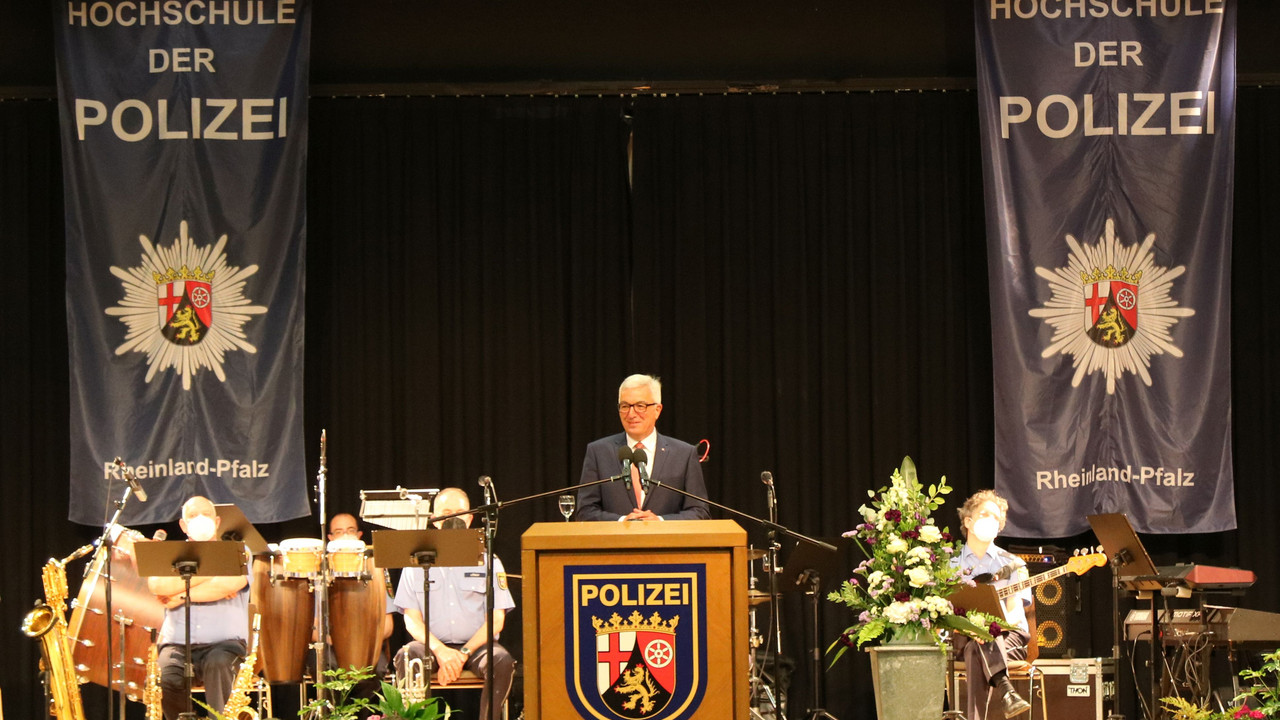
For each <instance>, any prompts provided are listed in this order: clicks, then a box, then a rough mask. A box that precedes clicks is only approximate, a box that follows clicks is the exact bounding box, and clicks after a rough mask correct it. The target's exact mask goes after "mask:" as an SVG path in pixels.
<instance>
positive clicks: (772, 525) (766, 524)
mask: <svg viewBox="0 0 1280 720" xmlns="http://www.w3.org/2000/svg"><path fill="white" fill-rule="evenodd" d="M628 477H630V476H628ZM591 484H593V485H594V484H595V483H591ZM649 484H650V485H652V486H653V489H654V491H655V492H656V491H657V490H658V489H659V488H666V489H667V490H670V491H671V492H675V493H680V494H681V495H684V496H685V497H687V498H692V499H694V500H697V501H699V502H704V503H706V504H708V505H710V506H711V507H713V508H716V509H717V510H724V511H725V512H727V513H731V514H733V515H737V516H738V517H740V518H742V519H743V520H749V521H751V522H753V523H755V524H756V525H759V526H760V527H762V528H764V529H766V530H768V531H770V532H779V533H782V534H783V535H787V536H790V537H793V538H795V539H797V540H800V541H802V542H806V543H809V544H810V545H813V546H815V547H819V548H822V549H823V550H826V551H828V552H836V546H835V545H832V544H831V543H827V542H823V541H821V540H818V539H817V538H811V537H809V536H808V535H804V534H802V533H798V532H796V531H795V530H792V529H791V528H789V527H787V526H785V525H781V524H779V523H777V522H774V521H772V520H765V519H764V518H758V517H756V516H755V515H751V514H748V513H745V512H742V511H741V510H738V509H736V508H731V507H729V506H728V505H721V504H720V503H718V502H715V501H712V500H708V499H706V498H704V497H698V496H697V495H694V494H693V493H691V492H688V491H685V490H681V489H680V488H678V487H675V486H673V485H668V484H666V483H664V482H662V481H661V480H650V481H649ZM645 500H646V502H647V501H648V497H646V498H645Z"/></svg>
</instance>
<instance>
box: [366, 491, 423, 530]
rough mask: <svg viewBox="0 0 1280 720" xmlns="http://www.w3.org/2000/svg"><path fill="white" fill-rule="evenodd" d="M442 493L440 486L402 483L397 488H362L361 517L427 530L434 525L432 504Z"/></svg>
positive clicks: (400, 527) (386, 524) (396, 527)
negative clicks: (432, 521) (406, 486)
mask: <svg viewBox="0 0 1280 720" xmlns="http://www.w3.org/2000/svg"><path fill="white" fill-rule="evenodd" d="M439 494H440V491H439V490H438V489H436V488H420V489H417V490H410V489H409V488H402V487H399V486H396V489H394V490H361V491H360V517H361V519H363V520H365V521H366V522H370V523H373V524H374V525H381V526H382V527H387V528H391V529H393V530H426V529H429V528H430V527H431V525H430V522H431V505H432V503H433V502H434V501H435V498H436V495H439Z"/></svg>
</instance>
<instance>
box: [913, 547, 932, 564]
mask: <svg viewBox="0 0 1280 720" xmlns="http://www.w3.org/2000/svg"><path fill="white" fill-rule="evenodd" d="M930 554H931V551H930V550H929V548H927V547H924V546H923V545H917V546H915V547H913V548H911V552H909V553H907V564H908V565H910V564H913V563H922V562H923V563H927V562H929V555H930Z"/></svg>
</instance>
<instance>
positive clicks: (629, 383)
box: [618, 375, 662, 403]
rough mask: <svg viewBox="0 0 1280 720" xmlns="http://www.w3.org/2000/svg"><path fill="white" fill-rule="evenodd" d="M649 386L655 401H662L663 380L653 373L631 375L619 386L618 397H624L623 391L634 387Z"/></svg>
mask: <svg viewBox="0 0 1280 720" xmlns="http://www.w3.org/2000/svg"><path fill="white" fill-rule="evenodd" d="M646 385H647V386H649V390H650V391H651V392H653V401H654V402H656V403H660V402H662V381H661V380H659V379H658V378H657V377H655V376H653V375H631V376H629V377H628V378H627V379H626V380H623V381H622V384H621V385H619V386H618V399H619V400H621V399H622V391H624V390H630V389H632V388H638V387H644V386H646Z"/></svg>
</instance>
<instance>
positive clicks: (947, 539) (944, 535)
mask: <svg viewBox="0 0 1280 720" xmlns="http://www.w3.org/2000/svg"><path fill="white" fill-rule="evenodd" d="M942 539H943V541H944V542H951V533H949V532H944V533H942ZM486 637H487V636H486Z"/></svg>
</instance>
